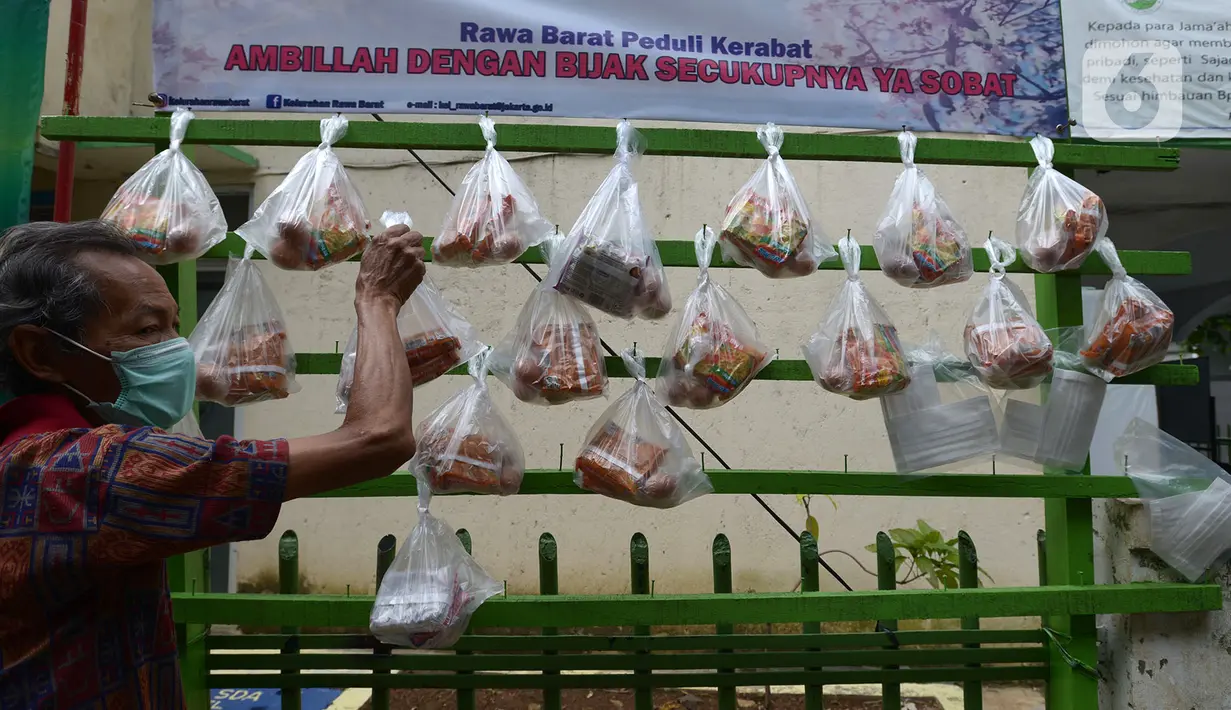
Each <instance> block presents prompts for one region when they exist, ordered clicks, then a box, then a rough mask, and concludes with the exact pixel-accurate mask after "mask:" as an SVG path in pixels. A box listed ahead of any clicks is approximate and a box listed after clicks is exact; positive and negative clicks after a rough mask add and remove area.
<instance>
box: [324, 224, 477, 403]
mask: <svg viewBox="0 0 1231 710" xmlns="http://www.w3.org/2000/svg"><path fill="white" fill-rule="evenodd" d="M381 222H383V223H384V225H385V228H386V229H388V228H389V227H392V226H394V225H397V224H404V225H406V226H407V227H410V226H413V224H414V222H413V221H412V220H411V218H410V215H409V214H407V213H405V212H385V213H384V214H383V215H381ZM397 323H398V335H400V336H401V337H402V346H403V347H404V348H405V349H406V364H407V365H409V366H410V377H411V382H413V383H414V386H415V387H418V386H419V385H423V384H427V383H428V382H431V381H432V380H434V379H436V378H437V377H440V376H441V375H443V374H445V373H446V372H448V371H449V370H452V369H453V368H455V367H457V366H458V365H461V364H462V363H464V362H466V361H467V360H470V359H471V358H473V357H474V356H476V355H478V354H479V353H480V352H482V351H483V348H484V347H485V346H484V345H483V341H482V340H481V339H480V336H479V332H478V331H477V330H475V328H474V326H472V325H471V324H470V321H467V320H466V319H465V318H463V317H462V316H461V315H460V314H459V313H458V312H457V309H455V308H454V307H453V304H452V303H449V301H447V300H446V299H445V297H444V296H442V295H441V294H440V290H439V289H437V288H436V284H434V283H433V282H432V279H431V278H430V277H427V276H424V277H423V282H422V283H420V284H419V287H418V288H416V289H415V291H414V293H412V294H410V298H408V299H406V303H404V304H402V310H400V311H398V319H397ZM358 346H359V327H358V326H355V328H353V329H351V334H350V338H348V339H347V341H346V350H344V351H343V353H342V366H341V368H340V369H339V371H338V387H337V391H336V393H335V394H336V399H337V403H338V406H337V408H336V409H335V410H334V412H335V413H337V414H344V413H345V412H346V405H347V403H349V402H350V388H351V385H352V384H353V383H354V381H355V351H356V350H357V349H358Z"/></svg>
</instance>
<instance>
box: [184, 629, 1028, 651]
mask: <svg viewBox="0 0 1231 710" xmlns="http://www.w3.org/2000/svg"><path fill="white" fill-rule="evenodd" d="M292 640H294V642H295V643H296V644H297V645H298V648H300V649H304V650H307V649H333V650H336V649H352V650H369V649H372V648H373V647H374V646H375V645H376V643H377V641H376V639H374V638H372V637H371V636H359V635H355V634H300V635H293V634H245V635H225V636H219V635H211V636H209V637H208V638H207V641H206V645H207V646H208V647H209V648H210V649H228V650H246V651H251V650H255V649H273V648H282V647H283V646H284V645H286V644H287V643H288V642H290V641H292ZM1046 640H1047V637H1046V635H1045V634H1044V633H1043V631H1042V630H1041V629H976V630H954V631H943V630H942V631H898V632H896V633H895V634H894V635H893V636H890V635H889V634H884V633H875V632H867V633H847V634H823V635H820V636H818V635H814V634H772V635H771V634H738V635H737V634H732V635H730V636H716V635H697V636H477V635H476V636H464V637H462V638H461V640H459V641H458V642H457V644H456V645H454V646H453V650H457V651H480V652H491V651H565V652H591V651H709V650H724V649H732V650H735V649H741V650H789V649H811V650H822V649H831V648H866V647H873V648H894V647H897V646H944V645H955V644H975V643H978V644H984V645H987V644H1039V643H1044V642H1045V641H1046Z"/></svg>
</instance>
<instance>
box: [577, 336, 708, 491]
mask: <svg viewBox="0 0 1231 710" xmlns="http://www.w3.org/2000/svg"><path fill="white" fill-rule="evenodd" d="M621 357H622V358H623V359H624V366H625V367H627V368H628V372H629V374H630V375H632V376H633V377H634V378H635V380H636V381H635V382H634V383H633V388H632V389H631V390H629V391H628V392H625V393H624V394H623V395H621V396H620V398H619V399H617V400H616V401H615V402H613V403H612V404H611V406H610V407H608V408H607V411H605V412H603V415H602V416H601V417H599V418H598V422H596V423H595V424H594V426H593V427H591V428H590V433H589V434H587V435H586V444H585V446H583V447H582V449H581V451H580V453H578V454H577V460H576V462H575V464H574V469H573V481H574V482H576V484H577V486H578V487H580V488H583V489H585V490H587V491H590V492H592V493H600V494H602V495H605V496H608V497H610V498H615V499H617V500H622V501H626V502H628V503H632V504H634V505H640V506H645V507H648V508H674V507H675V506H677V505H681V504H683V503H687V502H688V501H690V500H692V499H693V498H697V497H700V496H703V495H705V494H706V493H712V492H713V491H714V486H713V485H712V484H711V483H710V478H709V476H707V475H705V472H704V471H703V470H701V464H699V463H697V460H696V459H695V458H693V455H692V450H691V449H689V447H688V442H687V441H686V440H685V439H684V431H683V430H682V429H680V426H679V424H676V423H675V421H673V420H672V419H671V415H670V414H668V413H667V410H666V408H665V407H664V406H663V405H662V403H660V402H659V401H658V399H657V398H656V397H655V396H654V389H653V387H652V386H651V385H650V383H649V382H648V381H647V380H646V379H645V359H644V358H642V357H640V356H637V355H634V354H633V353H632V351H631V350H625V351H624V352H623V353H621Z"/></svg>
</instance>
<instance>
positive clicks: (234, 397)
mask: <svg viewBox="0 0 1231 710" xmlns="http://www.w3.org/2000/svg"><path fill="white" fill-rule="evenodd" d="M188 342H189V343H190V344H191V345H192V351H193V353H194V354H195V355H196V358H197V399H199V400H201V401H204V402H217V403H219V404H225V405H226V406H228V407H235V406H239V405H241V404H252V403H254V402H265V401H268V400H273V399H284V398H286V397H287V396H289V395H291V394H293V393H295V392H298V391H299V389H300V388H299V383H298V382H296V381H295V351H294V349H293V348H291V342H290V340H289V339H288V338H287V335H286V320H285V319H284V318H283V317H282V309H281V308H279V307H278V302H277V300H275V299H274V294H273V291H271V290H270V288H269V284H267V283H265V277H264V276H262V275H261V269H260V267H258V266H257V265H256V264H255V263H253V261H252V247H248V249H247V250H246V251H245V253H244V258H243V259H232V260H231V262H230V264H229V265H228V269H227V278H226V282H225V283H224V284H223V285H222V291H220V292H219V293H218V295H217V296H216V297H215V298H214V301H213V303H210V304H209V308H208V309H206V311H205V315H203V316H201V320H200V322H198V323H197V327H196V328H194V329H193V331H192V335H191V336H190V337H189V338H188Z"/></svg>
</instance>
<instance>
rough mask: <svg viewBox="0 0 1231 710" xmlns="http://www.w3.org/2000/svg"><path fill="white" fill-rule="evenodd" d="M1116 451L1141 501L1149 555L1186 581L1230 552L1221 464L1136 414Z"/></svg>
mask: <svg viewBox="0 0 1231 710" xmlns="http://www.w3.org/2000/svg"><path fill="white" fill-rule="evenodd" d="M1115 452H1116V453H1115V455H1116V461H1117V462H1127V464H1126V468H1127V473H1128V477H1129V478H1131V479H1132V480H1133V485H1134V486H1136V488H1137V494H1138V496H1140V497H1141V498H1142V499H1143V500H1144V501H1145V505H1146V510H1147V512H1148V513H1149V519H1150V535H1149V537H1150V549H1151V550H1152V551H1153V552H1154V554H1156V555H1158V556H1159V557H1160V558H1162V560H1163V561H1164V562H1166V563H1167V564H1169V565H1171V567H1172V568H1173V569H1175V570H1176V571H1177V572H1179V573H1180V574H1182V575H1184V577H1185V578H1187V579H1188V580H1189V581H1190V582H1196V581H1198V580H1199V579H1201V578H1202V577H1204V576H1205V574H1206V573H1207V572H1209V570H1210V569H1211V568H1213V567H1214V566H1215V565H1216V564H1218V563H1219V562H1222V561H1225V560H1226V559H1228V557H1229V556H1231V475H1228V474H1227V472H1226V471H1224V470H1223V469H1222V467H1221V466H1219V465H1218V464H1217V463H1215V462H1214V461H1212V460H1210V459H1209V457H1207V456H1206V455H1205V454H1202V453H1200V452H1198V451H1196V450H1195V449H1193V448H1192V447H1191V446H1189V445H1187V444H1185V443H1184V442H1182V441H1180V440H1179V439H1176V438H1175V437H1173V436H1171V435H1170V434H1168V433H1166V432H1164V431H1162V430H1160V429H1159V428H1158V427H1156V426H1154V425H1153V424H1150V423H1148V422H1146V421H1145V420H1143V419H1140V418H1138V419H1134V420H1133V421H1131V422H1129V425H1128V428H1127V429H1125V431H1124V434H1122V435H1121V436H1120V438H1119V439H1117V440H1116V443H1115ZM1122 465H1124V464H1123V463H1122Z"/></svg>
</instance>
